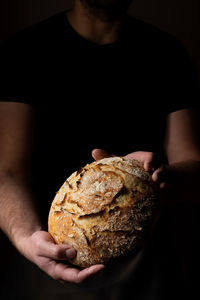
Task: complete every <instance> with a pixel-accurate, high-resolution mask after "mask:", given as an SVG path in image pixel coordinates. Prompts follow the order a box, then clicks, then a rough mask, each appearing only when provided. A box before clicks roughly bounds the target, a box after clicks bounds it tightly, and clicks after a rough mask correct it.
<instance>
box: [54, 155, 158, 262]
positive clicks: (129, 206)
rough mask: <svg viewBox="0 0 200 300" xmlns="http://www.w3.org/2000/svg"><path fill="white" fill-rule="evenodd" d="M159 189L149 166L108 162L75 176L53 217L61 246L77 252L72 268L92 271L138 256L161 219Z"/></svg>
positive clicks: (125, 161) (59, 198)
mask: <svg viewBox="0 0 200 300" xmlns="http://www.w3.org/2000/svg"><path fill="white" fill-rule="evenodd" d="M157 191H158V189H157V185H155V183H154V182H153V181H152V179H151V175H150V174H149V173H148V172H146V171H145V170H144V168H143V165H142V164H141V163H140V162H138V161H136V160H132V159H125V158H122V157H111V158H105V159H102V160H99V161H95V162H93V163H91V164H88V165H86V166H85V167H84V168H81V169H80V170H78V171H76V172H74V173H73V174H72V175H71V176H70V177H69V178H68V179H67V180H66V181H65V182H64V184H63V185H62V187H61V188H60V190H59V191H58V192H57V194H56V196H55V198H54V200H53V202H52V205H51V209H50V212H49V220H48V226H49V233H50V234H51V235H52V237H53V238H54V240H55V242H56V243H58V244H60V243H62V244H64V243H66V244H70V245H72V246H73V247H74V248H75V249H76V250H77V256H76V258H75V259H73V260H71V263H73V264H75V265H78V266H81V267H88V266H90V265H93V264H98V263H107V262H108V261H110V260H111V259H113V258H117V257H121V256H123V255H125V254H127V253H129V252H130V251H133V252H134V251H137V250H138V249H140V248H141V247H143V245H144V242H145V241H146V239H147V237H148V236H149V234H150V232H151V231H152V226H153V225H154V224H155V220H156V219H157V215H158V193H157Z"/></svg>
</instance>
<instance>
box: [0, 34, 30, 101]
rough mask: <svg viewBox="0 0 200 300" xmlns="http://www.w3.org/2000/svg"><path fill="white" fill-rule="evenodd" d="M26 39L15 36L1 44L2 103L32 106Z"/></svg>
mask: <svg viewBox="0 0 200 300" xmlns="http://www.w3.org/2000/svg"><path fill="white" fill-rule="evenodd" d="M26 48H27V46H26V39H25V37H24V36H23V38H21V37H20V35H19V34H14V35H12V36H11V37H9V38H8V39H7V40H6V41H4V42H2V43H1V44H0V54H1V55H0V61H1V68H0V73H1V74H0V76H1V82H0V101H3V102H4V101H6V102H22V103H28V104H32V100H31V97H30V73H29V70H30V68H29V67H30V61H31V57H29V54H28V53H27V52H26Z"/></svg>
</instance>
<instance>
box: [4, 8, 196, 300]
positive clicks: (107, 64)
mask: <svg viewBox="0 0 200 300" xmlns="http://www.w3.org/2000/svg"><path fill="white" fill-rule="evenodd" d="M1 51H2V54H1V59H2V68H1V72H2V75H3V76H2V77H3V80H2V84H1V96H0V101H15V102H25V103H29V104H31V105H33V106H34V107H35V111H36V142H35V148H34V156H33V170H34V178H35V187H36V192H37V193H38V199H39V204H40V205H41V211H42V214H43V216H44V222H45V224H47V215H48V211H49V208H50V204H51V201H52V200H53V197H54V196H55V193H56V191H57V190H58V189H59V187H60V186H61V185H62V184H63V182H64V181H65V179H66V178H67V177H68V176H69V175H70V174H71V173H72V172H73V171H75V170H76V169H77V168H78V167H80V166H84V165H85V164H86V163H88V162H91V161H92V157H91V150H92V149H94V148H102V149H105V150H107V151H108V152H110V153H113V154H116V155H124V154H126V153H130V152H133V151H138V150H143V151H153V152H155V153H157V156H158V158H159V160H166V158H165V155H164V151H163V138H164V133H165V121H166V116H167V115H168V114H169V113H171V112H173V111H176V110H180V109H185V108H189V107H193V106H194V105H195V103H196V101H197V96H198V83H197V76H196V74H195V71H194V67H193V65H192V63H191V60H190V58H189V56H188V54H187V52H186V51H185V49H184V47H183V46H182V44H181V43H180V42H179V41H178V40H177V39H176V38H175V37H174V36H172V35H170V34H168V33H166V32H163V31H161V30H159V29H158V28H156V27H154V26H152V25H150V24H147V23H145V22H143V21H140V20H138V19H136V18H134V17H131V16H127V19H126V22H125V24H124V26H123V29H122V31H121V34H120V38H119V39H118V40H117V41H116V42H114V43H111V44H105V45H99V44H96V43H94V42H92V41H89V40H87V39H85V38H84V37H82V36H81V35H80V34H78V33H77V32H76V31H75V30H74V28H73V27H72V26H71V24H70V22H69V21H68V18H67V16H66V12H65V11H63V12H61V13H58V14H56V15H54V16H51V17H49V18H48V19H46V20H44V21H42V22H40V23H37V24H35V25H33V26H31V27H28V28H27V29H25V30H23V31H20V32H18V33H16V34H14V35H13V36H11V37H10V38H9V39H8V40H7V41H5V42H4V43H3V44H2V46H1ZM152 299H153V298H152Z"/></svg>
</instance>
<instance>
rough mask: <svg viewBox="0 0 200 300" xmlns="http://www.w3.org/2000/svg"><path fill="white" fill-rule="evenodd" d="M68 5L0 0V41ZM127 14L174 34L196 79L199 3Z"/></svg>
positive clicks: (152, 2) (143, 3)
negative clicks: (190, 64)
mask: <svg viewBox="0 0 200 300" xmlns="http://www.w3.org/2000/svg"><path fill="white" fill-rule="evenodd" d="M72 4H73V0H1V2H0V40H4V39H6V38H7V37H8V36H9V35H11V34H12V33H14V32H16V31H19V30H21V29H23V28H25V27H27V26H29V25H32V24H34V23H37V22H39V21H41V20H43V19H45V18H47V17H49V16H51V15H53V14H55V13H57V12H59V11H62V10H65V9H67V8H69V7H71V5H72ZM129 14H130V15H133V16H135V17H137V18H138V19H141V20H144V21H146V22H148V23H150V24H153V25H155V26H157V27H159V28H160V29H163V30H165V31H167V32H169V33H171V34H173V35H175V36H176V37H177V38H178V39H179V40H180V41H181V42H182V44H183V45H184V46H185V48H186V50H187V51H188V53H189V54H190V56H191V58H192V61H193V63H194V66H195V68H196V70H197V74H198V77H199V79H200V55H199V53H200V1H199V0H133V3H132V5H131V6H130V9H129ZM0 245H1V249H0V254H1V262H0V269H1V272H0V282H1V284H2V286H3V283H4V280H5V279H4V275H5V273H7V263H8V261H10V258H11V257H12V252H13V248H12V247H11V246H10V244H9V243H8V242H7V238H6V237H5V236H4V235H3V234H2V233H1V231H0ZM188 276H189V275H188ZM3 279H4V280H3ZM16 282H17V281H16ZM52 284H53V282H52ZM0 295H1V293H0Z"/></svg>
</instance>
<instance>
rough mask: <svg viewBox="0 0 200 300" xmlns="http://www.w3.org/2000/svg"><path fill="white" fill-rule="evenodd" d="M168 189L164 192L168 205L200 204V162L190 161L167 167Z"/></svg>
mask: <svg viewBox="0 0 200 300" xmlns="http://www.w3.org/2000/svg"><path fill="white" fill-rule="evenodd" d="M166 173H167V174H166V175H167V176H166V177H167V178H166V181H167V188H166V190H165V191H164V192H163V202H164V203H165V204H166V205H168V204H169V205H179V204H182V205H190V204H192V205H193V204H199V203H200V189H199V184H200V161H197V160H188V161H183V162H178V163H173V164H169V165H168V166H167V172H166Z"/></svg>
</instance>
